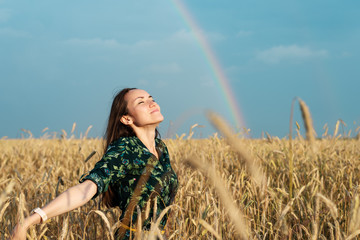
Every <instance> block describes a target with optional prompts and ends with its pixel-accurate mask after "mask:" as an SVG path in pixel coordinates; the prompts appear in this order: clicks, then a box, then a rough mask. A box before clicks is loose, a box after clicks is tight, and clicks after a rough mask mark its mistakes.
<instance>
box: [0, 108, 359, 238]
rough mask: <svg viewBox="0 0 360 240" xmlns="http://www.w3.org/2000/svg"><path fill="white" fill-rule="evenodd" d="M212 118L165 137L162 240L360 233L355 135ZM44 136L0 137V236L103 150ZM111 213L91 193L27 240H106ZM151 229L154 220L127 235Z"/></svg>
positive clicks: (96, 144)
mask: <svg viewBox="0 0 360 240" xmlns="http://www.w3.org/2000/svg"><path fill="white" fill-rule="evenodd" d="M303 111H305V112H306V109H304V110H303ZM306 118H307V116H306V114H305V115H304V120H306ZM210 120H211V121H212V123H213V124H214V125H215V126H216V127H217V128H218V130H219V135H218V134H215V135H214V136H213V137H209V138H207V139H192V138H191V136H192V129H191V130H190V133H189V134H188V135H182V136H180V137H177V138H176V139H165V140H164V141H165V142H166V144H167V146H168V148H169V152H170V156H171V161H172V165H173V168H174V170H175V171H176V173H177V175H178V178H179V182H180V188H179V190H178V193H177V196H176V200H175V202H174V204H173V205H172V206H171V207H170V208H169V209H167V210H166V211H169V212H170V211H171V222H170V223H169V224H168V227H169V230H170V232H169V235H168V239H346V240H349V239H360V238H359V236H360V206H359V205H360V197H359V196H360V195H359V190H360V189H359V182H360V173H359V169H360V140H359V139H358V138H344V136H342V135H341V134H339V133H338V126H339V125H338V124H337V126H336V128H337V129H335V131H334V134H333V135H330V134H328V133H327V132H326V133H325V135H324V136H323V138H321V139H316V138H312V137H311V136H310V135H311V123H308V124H310V125H309V126H310V127H309V126H308V127H307V128H309V129H306V130H307V133H309V134H310V135H309V136H308V135H307V136H306V137H302V136H301V135H300V133H299V132H298V134H297V136H296V137H294V138H290V140H289V139H279V138H277V137H270V136H268V137H267V138H264V139H247V138H243V137H241V136H238V135H234V134H233V133H232V132H231V130H229V128H228V127H227V125H225V124H223V123H222V120H221V119H220V118H218V117H216V116H214V115H211V116H210ZM308 120H309V119H308ZM305 127H306V126H305ZM220 133H221V134H222V135H221V136H223V137H220ZM46 138H48V136H47V137H46ZM46 138H38V139H34V138H31V137H29V138H25V139H16V140H12V139H2V140H0V149H1V152H0V169H1V175H0V194H1V195H0V239H7V238H8V237H9V236H10V233H11V231H12V228H13V227H14V225H15V224H16V222H18V221H22V220H23V219H24V217H26V216H28V215H29V212H30V211H31V210H32V209H34V208H35V207H41V206H43V205H45V204H46V203H47V202H49V201H50V200H51V199H53V198H54V197H55V196H57V195H58V194H59V193H61V192H63V191H65V190H66V189H67V188H69V187H71V186H73V185H75V184H77V183H78V179H79V177H80V176H81V175H82V174H83V173H85V172H86V171H88V170H90V169H91V168H92V166H93V165H94V164H95V163H96V161H98V160H99V159H100V157H101V154H102V147H103V145H102V144H103V142H102V140H101V139H90V138H86V137H82V138H80V139H75V138H73V137H67V136H66V135H65V136H64V135H63V137H62V138H55V139H46ZM169 212H167V213H169ZM119 213H120V212H119V210H118V209H105V208H103V207H102V206H100V204H99V199H95V200H91V201H90V202H89V203H87V204H86V205H84V206H82V207H80V208H78V209H76V210H74V211H71V212H69V213H67V214H64V215H61V216H58V217H55V218H53V219H51V220H48V221H47V222H46V223H45V224H39V225H36V226H33V227H31V228H30V230H29V231H28V238H29V239H113V237H112V234H111V233H112V232H113V231H114V229H115V228H116V227H117V226H118V224H119V223H118V217H119V215H120V214H119ZM164 214H166V213H165V212H164ZM156 233H157V229H156V223H154V228H153V229H152V231H150V233H149V232H141V231H139V232H138V234H135V235H134V239H155V238H154V236H155V235H156ZM159 237H160V239H162V237H161V236H159Z"/></svg>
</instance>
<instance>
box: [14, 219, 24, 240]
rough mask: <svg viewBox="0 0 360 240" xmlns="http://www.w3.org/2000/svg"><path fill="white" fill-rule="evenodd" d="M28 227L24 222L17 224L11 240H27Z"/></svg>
mask: <svg viewBox="0 0 360 240" xmlns="http://www.w3.org/2000/svg"><path fill="white" fill-rule="evenodd" d="M26 232H27V228H26V227H25V226H24V225H23V224H20V223H19V224H17V225H16V226H15V227H14V229H13V232H12V234H11V238H10V239H11V240H26Z"/></svg>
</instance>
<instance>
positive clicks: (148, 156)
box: [80, 136, 178, 227]
mask: <svg viewBox="0 0 360 240" xmlns="http://www.w3.org/2000/svg"><path fill="white" fill-rule="evenodd" d="M155 145H156V149H157V151H158V153H159V154H158V155H159V159H157V158H156V157H155V156H154V155H153V154H152V153H151V152H150V151H149V150H148V149H147V148H146V147H145V145H144V144H143V143H142V142H141V141H140V139H139V138H137V137H136V136H134V137H122V138H120V139H118V140H116V141H114V142H113V143H111V144H110V145H109V147H108V149H107V151H106V153H105V154H104V156H103V157H102V159H101V160H100V161H98V162H97V163H96V164H95V166H94V168H93V169H92V170H91V171H90V172H89V173H87V174H84V175H83V176H81V178H80V183H81V182H84V181H85V180H91V181H93V182H94V183H95V184H96V185H97V192H96V194H95V195H94V197H93V198H96V197H97V196H98V195H99V194H101V193H103V192H106V191H107V190H108V188H109V186H111V188H112V190H113V191H114V192H115V194H117V196H118V198H119V199H120V202H119V207H120V209H121V210H122V215H121V216H120V220H122V219H123V218H124V215H125V210H126V209H127V208H128V205H129V203H130V199H131V198H132V196H133V193H134V190H135V188H136V186H137V184H138V182H139V179H141V177H142V175H143V176H144V175H146V176H148V179H147V181H146V182H145V183H143V185H141V186H140V188H139V189H141V191H140V194H139V195H138V196H137V197H136V200H137V205H138V206H139V207H140V209H141V210H144V208H145V207H146V203H147V202H148V200H149V197H150V195H152V194H154V193H155V194H156V195H157V198H158V200H157V214H156V215H157V216H159V214H160V212H161V211H162V210H163V209H165V208H166V207H167V206H169V205H170V204H171V203H172V202H173V200H174V197H175V194H176V192H177V189H178V178H177V176H176V174H175V172H174V170H173V169H172V167H171V165H170V159H169V153H168V149H167V147H166V145H165V143H164V142H163V141H162V140H160V139H158V138H156V139H155ZM143 178H144V177H143ZM149 216H150V217H149V218H148V219H146V220H145V221H143V227H148V226H149V224H150V221H151V216H153V209H150V214H149ZM136 219H137V211H136V210H135V211H133V213H132V223H135V222H136ZM166 221H167V216H165V217H164V218H163V219H162V221H161V225H162V226H165V224H166Z"/></svg>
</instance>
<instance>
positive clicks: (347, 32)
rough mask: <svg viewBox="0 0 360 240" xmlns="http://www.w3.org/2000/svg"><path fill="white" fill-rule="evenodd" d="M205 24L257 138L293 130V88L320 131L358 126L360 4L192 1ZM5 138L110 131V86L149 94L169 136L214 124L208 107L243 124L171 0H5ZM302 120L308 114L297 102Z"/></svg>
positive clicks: (1, 111)
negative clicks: (326, 127)
mask: <svg viewBox="0 0 360 240" xmlns="http://www.w3.org/2000/svg"><path fill="white" fill-rule="evenodd" d="M183 3H184V4H185V5H186V7H187V9H188V10H189V12H190V13H191V15H192V16H193V17H194V18H195V19H196V22H197V23H198V25H199V26H200V27H201V29H202V31H203V33H204V34H205V36H206V38H207V40H208V41H209V43H210V45H211V47H212V50H213V51H214V52H215V54H216V56H217V59H218V61H219V62H220V64H221V66H222V69H223V70H224V72H225V74H226V76H227V78H228V81H229V83H230V85H231V86H232V90H233V93H234V95H235V97H236V100H237V102H238V104H239V106H240V107H241V112H242V115H243V118H244V119H245V122H246V126H245V127H246V128H248V129H250V135H251V137H256V138H257V137H260V136H261V133H262V132H268V133H269V134H270V135H273V136H279V137H281V138H282V137H285V136H287V135H288V133H289V118H290V107H291V102H292V100H293V98H294V97H300V98H301V99H303V100H304V101H305V102H306V103H307V105H308V106H309V108H310V111H311V113H312V116H313V121H314V125H315V129H316V131H317V133H318V135H319V136H321V135H322V133H323V132H324V130H323V126H324V125H325V124H326V123H327V124H328V125H329V126H330V132H332V131H333V127H334V125H335V123H336V121H337V120H338V119H342V120H343V121H344V122H345V123H346V124H347V127H346V128H345V130H346V131H349V130H352V132H353V133H354V132H355V129H356V127H358V126H359V123H360V111H359V108H358V107H357V105H358V104H359V102H360V95H359V94H358V92H359V89H360V81H359V80H360V79H359V77H360V68H359V67H358V64H359V62H360V61H359V60H360V58H359V56H360V47H359V42H360V21H357V19H358V15H359V12H360V2H358V1H355V0H353V1H341V2H340V1H335V0H327V1H325V0H318V1H292V0H286V1H285V0H274V1H265V0H262V1H250V0H244V1H238V0H228V1H219V0H216V1H215V0H206V1H205V0H187V1H183ZM0 46H1V47H0V116H1V124H0V137H3V136H8V137H9V138H16V137H21V133H22V131H21V128H23V129H27V130H30V131H31V132H32V133H33V134H34V136H40V135H42V132H41V131H42V129H44V128H45V127H48V128H49V130H48V132H49V133H52V132H58V133H59V132H60V131H61V129H64V130H65V131H67V132H70V131H71V128H72V124H73V123H74V122H76V123H77V129H76V131H75V135H76V136H79V135H80V133H84V132H85V131H86V129H87V128H88V126H90V125H92V126H93V128H92V129H91V131H90V136H94V137H95V136H102V135H103V132H104V128H105V124H106V119H107V117H108V113H109V108H110V104H111V101H112V97H113V95H114V94H115V93H116V91H117V90H120V89H121V88H123V87H137V88H142V89H145V90H147V91H148V92H149V93H150V94H152V95H153V96H154V97H155V99H156V100H157V102H158V103H159V104H160V106H161V108H162V112H163V114H164V116H165V120H164V122H163V123H162V124H161V125H160V131H161V133H162V135H163V137H173V136H175V134H178V135H181V134H182V133H188V131H189V128H190V126H191V125H193V124H195V123H198V124H200V125H203V126H204V127H202V128H196V129H195V136H197V137H207V136H209V135H211V134H212V133H213V132H214V129H213V128H212V127H211V125H210V123H209V122H208V121H207V119H206V117H205V116H204V110H207V109H211V110H213V111H215V112H218V113H219V114H221V115H222V116H223V117H224V118H225V119H227V121H228V122H229V123H230V124H232V125H234V123H233V122H232V118H231V113H230V111H229V107H228V106H227V103H226V101H225V99H224V97H223V95H222V92H221V89H219V87H218V85H217V84H216V81H217V80H216V79H215V77H214V74H213V73H212V69H211V66H209V63H208V61H207V60H206V58H205V55H204V52H203V51H202V49H201V47H200V45H199V43H198V42H197V39H196V38H195V37H194V34H193V32H192V29H191V28H190V27H189V26H188V25H187V24H186V22H185V21H184V18H183V16H181V14H180V13H179V11H178V9H177V7H176V5H175V4H174V3H173V2H172V1H169V0H152V1H148V0H137V1H123V0H117V1H93V0H87V1H84V0H79V1H57V0H56V1H44V0H41V1H40V0H34V1H25V0H11V1H10V0H0ZM294 118H295V121H298V122H299V123H301V126H302V121H301V117H300V114H299V109H298V105H296V108H295V116H294Z"/></svg>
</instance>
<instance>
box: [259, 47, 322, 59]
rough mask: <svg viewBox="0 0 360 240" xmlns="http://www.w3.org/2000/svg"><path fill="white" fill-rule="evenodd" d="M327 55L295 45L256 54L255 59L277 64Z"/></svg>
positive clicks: (320, 51)
mask: <svg viewBox="0 0 360 240" xmlns="http://www.w3.org/2000/svg"><path fill="white" fill-rule="evenodd" d="M327 55H328V52H327V51H326V50H311V49H309V48H308V47H301V46H297V45H290V46H282V45H281V46H276V47H272V48H270V49H267V50H264V51H261V52H259V53H257V55H256V58H257V59H259V60H261V61H264V62H267V63H278V62H280V61H283V60H298V59H300V60H304V59H310V58H316V57H326V56H327Z"/></svg>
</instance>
